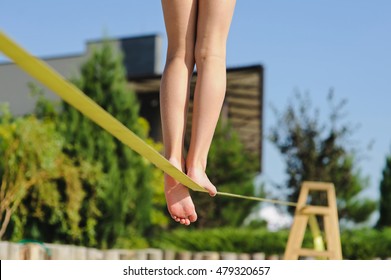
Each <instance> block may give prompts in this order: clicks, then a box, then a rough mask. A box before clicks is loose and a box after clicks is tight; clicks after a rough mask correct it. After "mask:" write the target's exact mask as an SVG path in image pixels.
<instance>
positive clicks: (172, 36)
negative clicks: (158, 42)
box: [162, 0, 197, 56]
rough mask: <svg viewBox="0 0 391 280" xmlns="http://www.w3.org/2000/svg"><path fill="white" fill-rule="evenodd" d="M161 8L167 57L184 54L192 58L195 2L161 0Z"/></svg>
mask: <svg viewBox="0 0 391 280" xmlns="http://www.w3.org/2000/svg"><path fill="white" fill-rule="evenodd" d="M162 7H163V14H164V23H165V26H166V31H167V38H168V51H167V56H171V55H179V54H185V53H186V54H187V53H189V54H191V56H193V51H194V44H195V36H196V34H195V33H196V20H197V0H162Z"/></svg>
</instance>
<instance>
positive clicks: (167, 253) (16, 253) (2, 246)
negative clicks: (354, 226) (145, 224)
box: [0, 242, 282, 260]
mask: <svg viewBox="0 0 391 280" xmlns="http://www.w3.org/2000/svg"><path fill="white" fill-rule="evenodd" d="M0 259H1V260H265V259H268V260H278V259H282V256H278V255H271V256H267V255H266V254H264V253H261V252H260V253H254V254H246V253H232V252H188V251H183V252H175V251H171V250H161V249H153V248H150V249H141V250H121V249H111V250H98V249H95V248H87V247H79V246H73V245H60V244H46V243H45V244H38V243H24V244H20V243H12V242H0Z"/></svg>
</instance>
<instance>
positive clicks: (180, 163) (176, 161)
mask: <svg viewBox="0 0 391 280" xmlns="http://www.w3.org/2000/svg"><path fill="white" fill-rule="evenodd" d="M167 160H168V161H169V162H170V163H171V164H172V165H174V166H175V167H176V168H178V169H180V170H182V171H184V170H185V160H184V159H183V158H177V157H167Z"/></svg>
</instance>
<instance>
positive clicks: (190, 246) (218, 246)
mask: <svg viewBox="0 0 391 280" xmlns="http://www.w3.org/2000/svg"><path fill="white" fill-rule="evenodd" d="M288 235H289V231H287V230H282V231H278V232H270V231H268V230H267V229H265V228H262V229H252V228H217V229H208V230H189V229H180V230H174V231H169V232H164V233H161V234H160V235H159V236H158V237H155V238H154V239H153V240H152V241H151V245H152V246H154V247H155V248H161V249H171V250H176V251H216V252H241V253H256V252H263V253H265V254H267V255H273V254H278V255H282V254H283V253H284V251H285V246H286V243H287V240H288ZM341 243H342V253H343V256H344V259H353V260H358V259H375V258H381V259H386V258H390V257H391V228H385V229H383V230H375V229H360V230H358V229H356V230H349V231H343V232H342V233H341ZM303 246H304V247H307V248H312V246H313V245H312V236H311V234H310V233H309V232H307V233H306V235H305V238H304V241H303Z"/></svg>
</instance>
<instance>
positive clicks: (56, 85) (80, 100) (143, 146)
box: [0, 30, 324, 250]
mask: <svg viewBox="0 0 391 280" xmlns="http://www.w3.org/2000/svg"><path fill="white" fill-rule="evenodd" d="M0 51H1V52H3V53H4V54H5V55H6V56H8V57H9V58H10V59H11V60H13V61H14V62H15V63H16V64H17V65H18V66H19V67H20V68H21V69H23V70H24V71H25V72H26V73H28V74H29V75H30V76H32V77H33V78H35V79H36V80H38V81H40V82H41V83H42V84H43V85H45V86H46V87H48V88H49V89H50V90H52V91H53V92H54V93H56V94H57V95H58V96H60V97H61V98H62V99H63V100H65V101H66V102H67V103H69V104H70V105H71V106H73V107H74V108H76V109H77V110H79V111H80V112H81V113H82V114H84V115H85V116H86V117H88V118H89V119H91V120H92V121H93V122H95V123H96V124H97V125H99V126H100V127H102V128H103V129H104V130H106V131H107V132H109V133H110V134H111V135H113V136H114V137H116V138H117V139H118V140H120V141H121V142H122V143H124V144H125V145H126V146H128V147H129V148H131V149H133V150H134V151H136V152H137V153H139V154H140V155H141V156H143V157H144V158H146V159H148V160H149V161H150V162H152V163H153V164H154V165H155V166H156V167H158V168H159V169H161V170H162V171H164V172H165V173H167V174H168V175H170V176H171V177H173V178H175V179H176V180H177V181H178V182H180V183H182V184H183V185H185V186H187V187H188V188H190V189H192V190H193V191H198V192H208V191H207V190H206V189H205V188H204V187H202V186H200V185H199V184H197V183H196V182H194V181H193V180H192V179H191V178H189V177H188V176H187V175H186V174H185V173H183V172H182V171H180V170H179V169H177V168H176V167H175V166H173V165H172V164H171V163H170V162H169V161H168V160H167V159H166V158H165V157H163V156H162V155H161V154H160V153H158V152H157V151H156V150H155V149H153V148H152V147H151V146H150V145H148V144H147V143H145V142H144V141H143V140H142V139H141V138H139V137H138V136H137V135H136V134H134V133H133V132H132V131H131V130H129V129H128V128H127V127H126V126H124V125H123V124H122V123H121V122H119V121H118V120H117V119H116V118H114V117H113V116H112V115H111V114H109V113H108V112H107V111H105V110H104V109H103V108H102V107H100V106H99V105H98V104H96V103H95V102H94V101H93V100H92V99H91V98H89V97H88V96H86V95H85V94H84V93H83V92H82V91H81V90H79V89H78V88H77V87H76V86H74V85H73V84H71V83H70V82H68V81H67V80H66V79H65V78H64V77H62V76H61V75H60V74H59V73H58V72H56V71H55V70H54V69H53V68H51V67H50V66H49V65H47V64H46V63H44V62H43V61H41V60H39V59H37V58H35V57H33V56H32V55H31V54H29V53H28V52H27V51H26V50H24V49H23V48H22V47H20V46H19V45H18V44H17V43H15V42H14V41H12V40H11V39H10V38H9V37H7V36H6V35H5V34H4V33H3V32H2V31H1V30H0ZM217 194H218V195H221V196H227V197H235V198H242V199H248V200H255V201H260V202H269V203H274V204H280V205H285V206H292V207H295V206H297V203H294V202H287V201H280V200H273V199H266V198H261V197H254V196H245V195H239V194H232V193H226V192H217ZM310 225H312V226H310V228H311V231H312V233H313V235H314V240H315V239H316V240H317V241H316V242H315V244H314V245H315V248H318V249H319V250H322V249H323V250H324V246H323V242H321V243H320V241H321V240H322V239H321V238H322V237H321V235H320V232H319V230H316V229H319V227H318V226H317V221H316V219H310Z"/></svg>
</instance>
